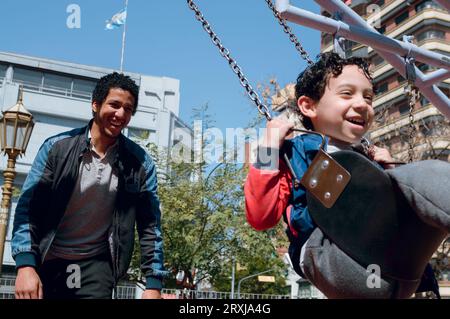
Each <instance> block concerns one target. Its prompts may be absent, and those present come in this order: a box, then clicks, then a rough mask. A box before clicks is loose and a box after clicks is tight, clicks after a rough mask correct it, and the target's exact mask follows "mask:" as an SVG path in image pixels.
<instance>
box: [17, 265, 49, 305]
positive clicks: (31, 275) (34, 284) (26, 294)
mask: <svg viewBox="0 0 450 319" xmlns="http://www.w3.org/2000/svg"><path fill="white" fill-rule="evenodd" d="M15 295H16V299H42V298H43V296H44V294H43V292H42V282H41V279H40V278H39V275H38V274H37V272H36V269H34V268H33V267H21V268H19V270H18V271H17V277H16V294H15Z"/></svg>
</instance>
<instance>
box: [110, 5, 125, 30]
mask: <svg viewBox="0 0 450 319" xmlns="http://www.w3.org/2000/svg"><path fill="white" fill-rule="evenodd" d="M126 19H127V9H126V8H125V9H122V10H121V11H119V12H118V13H116V14H115V15H113V17H112V18H111V20H106V26H105V30H114V29H117V28H119V27H120V26H121V25H123V24H125V21H126Z"/></svg>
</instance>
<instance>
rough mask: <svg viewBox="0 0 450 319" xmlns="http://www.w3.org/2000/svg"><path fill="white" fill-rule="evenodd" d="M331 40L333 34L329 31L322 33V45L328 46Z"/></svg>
mask: <svg viewBox="0 0 450 319" xmlns="http://www.w3.org/2000/svg"><path fill="white" fill-rule="evenodd" d="M332 41H333V36H332V35H331V34H329V33H324V34H323V36H322V44H323V45H324V46H328V45H330V44H331V42H332Z"/></svg>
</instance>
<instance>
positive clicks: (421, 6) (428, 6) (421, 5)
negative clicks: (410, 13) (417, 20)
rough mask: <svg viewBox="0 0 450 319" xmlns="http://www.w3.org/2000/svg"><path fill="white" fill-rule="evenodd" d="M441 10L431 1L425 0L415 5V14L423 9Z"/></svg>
mask: <svg viewBox="0 0 450 319" xmlns="http://www.w3.org/2000/svg"><path fill="white" fill-rule="evenodd" d="M432 8H434V9H443V8H442V7H441V6H440V5H439V4H437V3H436V2H434V1H432V0H425V1H422V2H421V3H419V4H418V5H416V12H420V11H423V10H425V9H432Z"/></svg>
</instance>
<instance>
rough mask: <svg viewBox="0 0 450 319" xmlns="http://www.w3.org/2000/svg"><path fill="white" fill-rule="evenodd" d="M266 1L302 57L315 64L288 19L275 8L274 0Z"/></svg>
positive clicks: (310, 63)
mask: <svg viewBox="0 0 450 319" xmlns="http://www.w3.org/2000/svg"><path fill="white" fill-rule="evenodd" d="M266 3H267V5H268V6H269V8H270V10H272V12H273V15H274V16H275V18H277V19H278V23H279V24H280V25H281V26H282V27H283V29H284V32H285V33H286V34H288V35H289V40H291V42H292V43H294V45H295V49H297V51H298V52H300V55H301V56H302V58H303V59H304V60H305V61H306V62H308V64H309V65H312V64H314V62H313V61H312V60H311V58H310V57H309V55H308V52H306V50H305V49H304V48H303V46H302V45H301V43H300V41H299V40H298V38H297V36H296V35H295V34H294V33H292V29H291V28H290V27H289V26H288V25H287V24H286V20H285V19H283V18H282V17H281V14H280V12H278V11H277V9H276V8H275V6H274V4H273V2H272V0H266Z"/></svg>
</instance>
